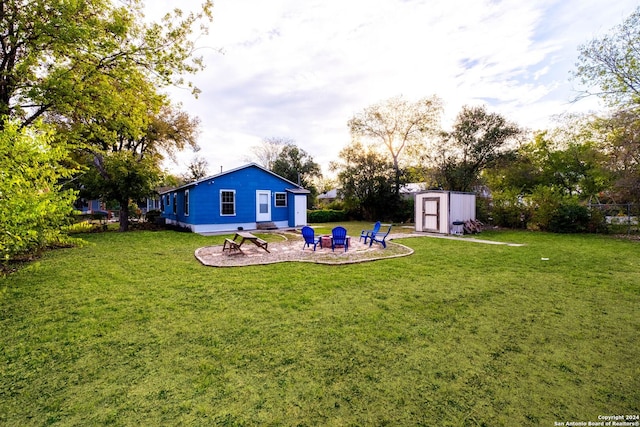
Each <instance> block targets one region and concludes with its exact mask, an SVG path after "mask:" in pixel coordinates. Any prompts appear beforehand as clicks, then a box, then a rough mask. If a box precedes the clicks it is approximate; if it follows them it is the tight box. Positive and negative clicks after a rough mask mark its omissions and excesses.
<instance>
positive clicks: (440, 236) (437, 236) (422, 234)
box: [388, 231, 524, 246]
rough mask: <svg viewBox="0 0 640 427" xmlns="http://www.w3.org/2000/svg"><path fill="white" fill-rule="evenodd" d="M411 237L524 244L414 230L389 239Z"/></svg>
mask: <svg viewBox="0 0 640 427" xmlns="http://www.w3.org/2000/svg"><path fill="white" fill-rule="evenodd" d="M409 237H432V238H434V239H447V240H461V241H464V242H473V243H485V244H487V245H507V246H524V243H510V242H496V241H494V240H484V239H478V238H476V237H473V236H466V237H465V236H455V235H452V234H438V233H425V232H418V231H414V232H411V233H391V234H389V237H388V238H389V239H390V240H393V239H404V238H409Z"/></svg>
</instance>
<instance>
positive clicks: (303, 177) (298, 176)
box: [271, 143, 322, 207]
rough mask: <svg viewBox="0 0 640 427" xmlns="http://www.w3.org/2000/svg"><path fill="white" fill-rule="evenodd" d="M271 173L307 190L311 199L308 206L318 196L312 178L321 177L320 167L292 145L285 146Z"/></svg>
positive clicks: (304, 152) (301, 150)
mask: <svg viewBox="0 0 640 427" xmlns="http://www.w3.org/2000/svg"><path fill="white" fill-rule="evenodd" d="M271 171H272V172H274V173H276V174H278V175H280V176H281V177H283V178H285V179H288V180H289V181H291V182H295V183H297V184H299V185H300V186H302V187H304V188H306V189H307V190H309V191H310V192H311V197H309V198H308V199H307V201H308V204H309V205H311V204H312V203H313V201H314V200H315V198H316V196H317V195H318V189H317V188H316V187H315V185H314V184H313V178H315V177H320V176H322V171H321V169H320V165H318V164H317V163H316V162H314V161H313V157H311V156H310V155H309V154H307V152H306V151H304V150H303V149H301V148H298V147H297V146H296V145H294V144H293V143H289V144H287V145H285V146H284V147H282V150H281V151H280V154H279V155H278V158H277V159H276V161H275V162H274V163H273V168H272V169H271ZM309 207H310V206H309Z"/></svg>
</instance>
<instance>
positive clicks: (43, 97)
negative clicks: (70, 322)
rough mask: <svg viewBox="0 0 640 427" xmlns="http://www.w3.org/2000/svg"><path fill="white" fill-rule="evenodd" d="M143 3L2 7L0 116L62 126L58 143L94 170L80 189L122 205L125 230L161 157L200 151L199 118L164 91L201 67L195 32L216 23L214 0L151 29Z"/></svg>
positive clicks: (99, 0)
mask: <svg viewBox="0 0 640 427" xmlns="http://www.w3.org/2000/svg"><path fill="white" fill-rule="evenodd" d="M143 4H144V3H143V1H142V0H128V1H127V2H120V3H115V2H112V1H109V0H87V1H82V2H76V1H72V2H70V1H62V0H53V1H52V0H32V1H24V0H9V1H2V2H0V22H1V23H2V26H0V28H1V29H0V49H1V51H0V54H1V55H2V57H1V58H0V59H1V61H0V113H4V114H7V115H9V116H11V117H14V118H15V119H16V120H18V121H19V122H20V124H21V126H23V127H28V126H30V125H31V124H32V123H33V121H34V120H36V119H37V118H38V117H43V118H45V119H46V120H47V121H49V122H54V123H57V124H58V133H59V135H58V137H57V138H58V139H59V140H61V141H64V140H69V141H73V142H74V145H76V146H77V147H79V150H81V151H80V153H81V155H78V156H77V158H78V159H79V160H85V161H86V164H87V165H90V166H91V167H92V168H93V171H92V172H90V173H88V174H87V175H86V176H85V177H84V178H83V179H82V180H80V181H78V182H79V183H81V184H83V185H84V191H85V192H87V193H91V194H92V195H95V196H98V195H99V196H100V197H103V198H104V197H109V198H110V199H107V200H104V201H107V202H109V201H116V202H118V203H119V204H120V207H121V211H120V220H121V221H120V229H121V230H122V231H124V230H126V229H127V228H128V206H129V201H131V200H134V201H135V200H137V199H140V198H143V197H146V196H148V195H149V191H148V189H149V188H150V187H151V186H152V185H153V182H154V180H155V179H156V176H157V175H158V174H159V162H160V161H161V159H162V158H163V157H164V156H169V157H171V156H173V155H174V153H175V152H176V151H177V150H180V149H182V148H184V147H185V146H195V145H196V142H195V138H196V136H197V132H196V128H197V124H198V121H197V119H191V118H190V117H189V116H188V115H187V114H185V113H183V112H181V111H180V110H179V109H178V108H176V107H174V106H172V105H171V103H170V102H169V100H168V99H167V98H166V96H165V95H162V94H161V93H160V92H159V91H160V89H161V88H163V87H165V86H167V85H170V84H183V83H184V81H183V75H184V74H185V73H192V72H196V71H198V70H200V69H202V61H201V58H199V57H195V56H193V50H194V42H193V40H191V33H192V30H193V28H192V27H193V26H194V25H195V24H196V23H197V22H202V21H206V20H207V19H210V18H211V7H212V4H211V2H209V1H207V2H205V4H204V5H203V7H202V9H201V10H200V11H199V12H197V13H190V14H188V15H183V14H182V12H181V11H180V10H178V9H176V10H175V11H174V13H173V14H167V15H166V16H165V17H164V18H163V19H162V21H161V22H158V23H151V24H147V23H145V20H144V16H143V13H142V8H143ZM200 30H201V31H206V28H205V27H204V26H201V27H200ZM187 85H189V86H190V84H189V83H187ZM192 89H193V91H194V93H196V92H197V89H196V88H192ZM125 165H127V166H129V167H131V170H124V169H123V167H124V166H125ZM134 177H135V178H134ZM98 178H99V179H98ZM143 178H145V179H147V180H148V182H146V183H145V184H144V185H142V184H141V183H140V182H139V180H141V179H143ZM126 182H132V183H134V182H135V183H136V184H135V185H133V184H132V185H131V186H130V187H127V186H125V185H123V183H126ZM116 190H118V192H116Z"/></svg>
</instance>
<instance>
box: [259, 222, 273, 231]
mask: <svg viewBox="0 0 640 427" xmlns="http://www.w3.org/2000/svg"><path fill="white" fill-rule="evenodd" d="M256 226H257V228H258V230H277V229H278V227H276V224H275V223H273V222H271V221H264V222H258V223H256Z"/></svg>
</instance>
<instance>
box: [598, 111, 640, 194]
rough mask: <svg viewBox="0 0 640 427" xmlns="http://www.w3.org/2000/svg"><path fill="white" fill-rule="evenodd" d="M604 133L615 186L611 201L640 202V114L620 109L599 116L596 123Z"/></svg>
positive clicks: (607, 158) (602, 135) (604, 154)
mask: <svg viewBox="0 0 640 427" xmlns="http://www.w3.org/2000/svg"><path fill="white" fill-rule="evenodd" d="M594 126H595V128H596V129H597V131H598V132H599V133H600V134H601V137H600V140H601V146H600V148H601V150H602V154H603V156H605V158H606V167H607V170H608V171H609V173H610V176H611V180H612V185H611V187H610V188H608V191H607V193H608V196H609V197H608V198H609V199H610V200H611V201H615V202H618V203H622V202H626V203H640V114H639V113H638V110H621V111H617V112H614V113H613V114H611V115H610V116H607V117H600V118H598V119H597V120H596V121H595V123H594Z"/></svg>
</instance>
